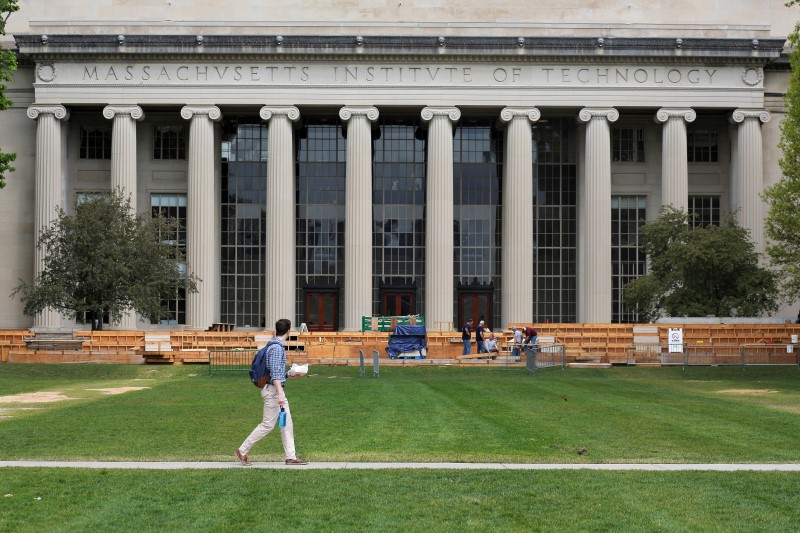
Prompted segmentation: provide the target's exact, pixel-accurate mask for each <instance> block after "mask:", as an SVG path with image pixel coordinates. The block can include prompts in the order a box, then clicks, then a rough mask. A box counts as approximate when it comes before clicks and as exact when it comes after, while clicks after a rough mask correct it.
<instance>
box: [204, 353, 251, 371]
mask: <svg viewBox="0 0 800 533" xmlns="http://www.w3.org/2000/svg"><path fill="white" fill-rule="evenodd" d="M256 353H258V350H209V352H208V373H209V374H214V372H220V371H231V370H235V371H242V370H245V371H249V370H250V365H251V364H252V363H253V357H255V355H256Z"/></svg>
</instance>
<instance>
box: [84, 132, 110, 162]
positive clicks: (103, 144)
mask: <svg viewBox="0 0 800 533" xmlns="http://www.w3.org/2000/svg"><path fill="white" fill-rule="evenodd" d="M80 159H111V127H110V126H81V148H80Z"/></svg>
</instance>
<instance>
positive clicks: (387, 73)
mask: <svg viewBox="0 0 800 533" xmlns="http://www.w3.org/2000/svg"><path fill="white" fill-rule="evenodd" d="M47 67H48V69H50V70H48V71H47V72H48V73H50V72H52V73H53V74H55V72H56V65H52V64H48V65H47ZM57 67H58V77H57V78H56V77H55V76H54V75H51V76H43V75H42V76H39V79H40V80H41V81H43V82H45V83H54V84H58V83H79V84H91V85H98V84H99V85H106V84H111V85H113V84H137V85H163V84H168V85H206V84H208V85H271V84H272V85H300V86H302V85H309V86H311V85H315V86H320V85H332V86H347V85H353V86H356V85H358V86H376V87H380V86H404V85H406V86H432V87H437V86H441V87H449V86H476V87H477V86H520V87H524V86H546V87H581V86H589V87H634V88H635V87H641V88H644V87H653V88H658V87H715V86H743V85H744V84H745V83H746V84H747V86H750V87H752V86H753V85H754V84H760V83H761V78H760V77H759V76H758V75H759V74H760V73H761V71H760V69H758V70H757V69H752V68H751V69H750V70H749V71H748V76H746V77H744V78H743V77H742V74H741V69H738V70H737V69H731V68H727V67H716V68H715V67H705V66H703V67H700V66H635V65H633V66H631V65H624V66H623V65H603V66H580V65H570V66H559V65H549V64H545V65H520V66H517V65H491V64H474V65H471V66H465V65H463V64H462V65H447V64H440V65H424V64H423V65H417V64H406V65H400V64H369V63H365V64H360V63H359V64H352V65H348V64H330V63H308V64H285V63H284V64H257V63H252V64H250V63H248V64H236V63H228V64H209V63H193V64H180V63H162V64H156V63H136V64H125V63H121V62H119V63H87V64H76V63H64V64H59V65H58V66H57ZM734 70H735V72H734ZM751 71H752V72H751ZM742 79H744V81H742Z"/></svg>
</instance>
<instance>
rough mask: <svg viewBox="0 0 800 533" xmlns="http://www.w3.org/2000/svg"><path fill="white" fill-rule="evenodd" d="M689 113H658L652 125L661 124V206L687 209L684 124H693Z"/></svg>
mask: <svg viewBox="0 0 800 533" xmlns="http://www.w3.org/2000/svg"><path fill="white" fill-rule="evenodd" d="M695 118H697V113H695V112H694V110H692V109H666V108H662V109H659V110H658V112H657V113H656V122H661V123H663V124H664V128H663V135H662V140H661V205H663V206H667V205H671V206H672V207H674V208H675V209H679V210H681V211H686V210H688V209H689V165H688V158H687V154H686V123H688V122H694V119H695Z"/></svg>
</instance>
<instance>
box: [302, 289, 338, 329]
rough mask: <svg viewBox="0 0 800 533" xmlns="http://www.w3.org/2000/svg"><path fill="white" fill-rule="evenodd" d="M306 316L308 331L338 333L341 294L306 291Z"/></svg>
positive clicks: (333, 291)
mask: <svg viewBox="0 0 800 533" xmlns="http://www.w3.org/2000/svg"><path fill="white" fill-rule="evenodd" d="M303 307H304V316H305V323H306V326H308V331H336V330H338V326H339V324H338V317H339V292H338V290H336V289H331V290H309V289H306V291H305V297H304V306H303Z"/></svg>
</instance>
